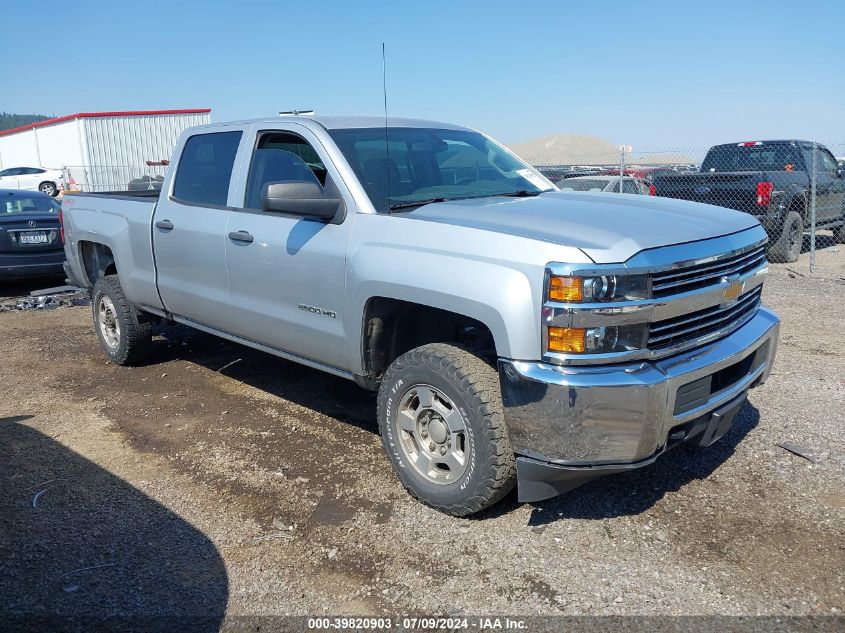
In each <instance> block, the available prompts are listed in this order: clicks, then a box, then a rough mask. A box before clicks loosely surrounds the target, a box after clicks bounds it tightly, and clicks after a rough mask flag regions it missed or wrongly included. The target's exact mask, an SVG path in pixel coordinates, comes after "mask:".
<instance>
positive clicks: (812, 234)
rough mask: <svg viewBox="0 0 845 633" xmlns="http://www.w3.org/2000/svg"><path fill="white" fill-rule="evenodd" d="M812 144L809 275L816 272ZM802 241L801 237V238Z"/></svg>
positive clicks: (814, 172)
mask: <svg viewBox="0 0 845 633" xmlns="http://www.w3.org/2000/svg"><path fill="white" fill-rule="evenodd" d="M817 149H818V143H816V142H815V141H814V142H813V166H812V168H811V170H810V273H814V272H816V151H817ZM801 239H802V240H803V236H802V238H801Z"/></svg>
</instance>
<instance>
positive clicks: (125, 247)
mask: <svg viewBox="0 0 845 633" xmlns="http://www.w3.org/2000/svg"><path fill="white" fill-rule="evenodd" d="M158 195H159V192H158V191H101V192H97V193H87V192H86V193H71V194H68V195H66V196H65V197H64V199H63V200H62V215H63V223H64V226H65V234H66V236H67V241H66V242H65V256H66V258H67V261H68V265H69V266H70V268H71V274H72V277H73V278H75V279H76V280H77V281H79V280H83V279H85V277H86V272H85V271H86V267H91V266H94V265H95V263H94V262H95V261H97V264H96V265H97V267H102V265H101V264H100V263H99V260H97V258H98V253H95V252H93V251H92V249H91V248H90V247H89V245H91V244H99V245H103V246H105V247H107V249H108V251H110V253H111V255H112V256H113V258H114V265H115V267H116V269H117V271H118V272H119V273H120V276H121V279H120V281H121V284H122V285H123V289H124V290H125V291H126V294H127V295H128V296H131V297H133V298H134V299H135V301H136V302H137V303H138V304H139V305H143V306H148V307H152V308H160V307H161V300H160V298H159V296H158V291H157V290H156V275H155V263H154V260H153V245H152V231H151V228H152V220H153V213H154V211H155V206H156V203H157V202H158Z"/></svg>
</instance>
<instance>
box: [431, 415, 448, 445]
mask: <svg viewBox="0 0 845 633" xmlns="http://www.w3.org/2000/svg"><path fill="white" fill-rule="evenodd" d="M428 434H429V436H430V437H431V439H432V440H433V441H434V442H437V443H438V444H442V443H443V442H445V441H446V424H445V423H444V422H443V420H441V419H440V418H432V419H431V422H429V423H428Z"/></svg>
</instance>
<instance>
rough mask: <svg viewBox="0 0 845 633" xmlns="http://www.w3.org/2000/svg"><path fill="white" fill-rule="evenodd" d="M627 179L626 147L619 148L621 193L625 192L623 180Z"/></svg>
mask: <svg viewBox="0 0 845 633" xmlns="http://www.w3.org/2000/svg"><path fill="white" fill-rule="evenodd" d="M624 177H625V146H624V145H621V146H620V147H619V193H622V192H623V189H622V179H623V178H624Z"/></svg>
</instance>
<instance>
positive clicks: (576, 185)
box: [555, 176, 654, 195]
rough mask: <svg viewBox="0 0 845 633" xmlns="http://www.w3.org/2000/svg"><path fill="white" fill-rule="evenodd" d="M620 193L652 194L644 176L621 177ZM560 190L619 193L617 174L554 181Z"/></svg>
mask: <svg viewBox="0 0 845 633" xmlns="http://www.w3.org/2000/svg"><path fill="white" fill-rule="evenodd" d="M622 181H623V182H622V193H634V194H639V195H654V193H653V192H652V190H651V182H649V181H648V180H645V179H644V178H633V177H631V176H625V177H624V178H623V179H622ZM555 184H556V185H557V186H558V189H560V190H561V191H606V192H609V193H619V176H575V177H573V178H564V179H562V180H558V181H557V182H556V183H555Z"/></svg>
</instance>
